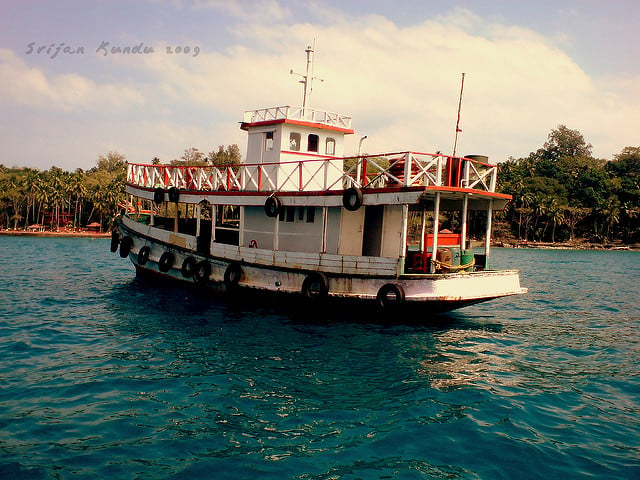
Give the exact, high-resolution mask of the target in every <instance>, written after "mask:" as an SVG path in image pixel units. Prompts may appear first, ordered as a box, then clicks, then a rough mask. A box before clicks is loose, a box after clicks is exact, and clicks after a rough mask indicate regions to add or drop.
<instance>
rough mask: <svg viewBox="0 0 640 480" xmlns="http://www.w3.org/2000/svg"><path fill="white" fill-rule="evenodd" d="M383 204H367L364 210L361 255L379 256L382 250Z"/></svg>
mask: <svg viewBox="0 0 640 480" xmlns="http://www.w3.org/2000/svg"><path fill="white" fill-rule="evenodd" d="M383 217H384V205H367V206H366V207H365V210H364V231H363V232H362V255H363V256H365V257H379V256H380V253H381V252H382V223H383V222H382V219H383Z"/></svg>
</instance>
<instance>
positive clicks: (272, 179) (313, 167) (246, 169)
mask: <svg viewBox="0 0 640 480" xmlns="http://www.w3.org/2000/svg"><path fill="white" fill-rule="evenodd" d="M496 177H497V166H496V165H491V164H488V163H483V162H480V161H477V160H474V159H468V158H460V157H449V156H446V155H441V154H427V153H417V152H400V153H390V154H384V155H366V156H360V157H349V158H344V159H343V158H340V159H336V158H335V157H332V158H317V159H315V158H314V159H307V160H302V161H292V162H278V163H262V164H245V163H243V164H240V165H233V166H215V165H213V166H198V167H194V166H173V165H147V164H136V163H130V164H129V165H128V171H127V182H128V183H129V184H131V185H135V186H139V187H143V188H156V187H161V188H170V187H177V188H179V189H181V190H190V191H198V190H205V191H212V190H215V191H258V192H276V191H325V190H342V189H345V188H349V187H352V186H355V187H358V188H361V189H373V188H386V189H402V188H407V187H452V188H465V189H472V190H477V191H481V192H494V191H495V188H496Z"/></svg>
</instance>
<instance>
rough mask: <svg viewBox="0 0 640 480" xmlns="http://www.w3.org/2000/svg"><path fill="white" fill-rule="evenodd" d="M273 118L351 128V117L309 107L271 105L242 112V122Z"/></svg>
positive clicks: (270, 119)
mask: <svg viewBox="0 0 640 480" xmlns="http://www.w3.org/2000/svg"><path fill="white" fill-rule="evenodd" d="M275 120H299V121H304V122H311V123H321V124H323V125H329V126H333V127H338V128H344V129H351V117H349V116H347V115H341V114H339V113H332V112H326V111H324V110H316V109H314V108H309V107H289V106H286V107H271V108H263V109H260V110H249V111H247V112H244V118H243V122H244V123H262V122H272V121H275Z"/></svg>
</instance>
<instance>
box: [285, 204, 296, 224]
mask: <svg viewBox="0 0 640 480" xmlns="http://www.w3.org/2000/svg"><path fill="white" fill-rule="evenodd" d="M295 218H296V207H287V222H293V220H294V219H295Z"/></svg>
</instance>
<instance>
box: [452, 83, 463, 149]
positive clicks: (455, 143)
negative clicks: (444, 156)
mask: <svg viewBox="0 0 640 480" xmlns="http://www.w3.org/2000/svg"><path fill="white" fill-rule="evenodd" d="M463 90H464V73H463V74H462V85H461V86H460V100H459V102H458V121H457V122H456V138H455V141H454V142H453V155H452V156H453V157H455V156H456V148H457V147H458V133H460V132H462V130H461V129H460V110H461V109H462V91H463Z"/></svg>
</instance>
